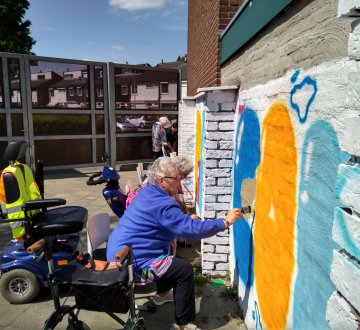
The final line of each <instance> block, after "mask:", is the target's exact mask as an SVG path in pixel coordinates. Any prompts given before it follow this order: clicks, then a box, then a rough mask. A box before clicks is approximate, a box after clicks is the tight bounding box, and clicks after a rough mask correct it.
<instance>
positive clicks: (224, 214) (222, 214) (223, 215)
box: [216, 210, 228, 219]
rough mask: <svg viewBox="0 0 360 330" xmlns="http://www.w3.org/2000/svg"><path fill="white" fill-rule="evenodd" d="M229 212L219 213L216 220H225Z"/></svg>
mask: <svg viewBox="0 0 360 330" xmlns="http://www.w3.org/2000/svg"><path fill="white" fill-rule="evenodd" d="M227 211H228V210H226V211H223V212H217V213H216V218H217V219H219V218H225V217H226V214H227Z"/></svg>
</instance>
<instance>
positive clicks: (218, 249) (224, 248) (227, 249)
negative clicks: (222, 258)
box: [215, 245, 230, 253]
mask: <svg viewBox="0 0 360 330" xmlns="http://www.w3.org/2000/svg"><path fill="white" fill-rule="evenodd" d="M215 252H216V253H229V252H230V246H228V245H216V248H215Z"/></svg>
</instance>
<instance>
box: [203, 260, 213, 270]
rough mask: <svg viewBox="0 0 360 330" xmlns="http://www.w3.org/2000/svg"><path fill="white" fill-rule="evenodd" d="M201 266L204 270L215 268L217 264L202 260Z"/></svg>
mask: <svg viewBox="0 0 360 330" xmlns="http://www.w3.org/2000/svg"><path fill="white" fill-rule="evenodd" d="M201 268H202V269H203V272H204V270H213V269H214V268H215V264H214V263H213V262H209V261H202V263H201Z"/></svg>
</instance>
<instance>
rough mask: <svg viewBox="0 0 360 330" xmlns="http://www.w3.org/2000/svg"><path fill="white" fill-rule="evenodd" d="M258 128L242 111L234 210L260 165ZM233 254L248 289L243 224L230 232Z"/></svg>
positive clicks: (248, 245)
mask: <svg viewBox="0 0 360 330" xmlns="http://www.w3.org/2000/svg"><path fill="white" fill-rule="evenodd" d="M259 143H260V124H259V119H258V117H257V115H256V113H255V112H254V111H253V110H251V109H249V108H245V110H244V112H243V113H242V115H241V117H240V118H239V120H238V122H237V126H236V129H235V149H234V158H233V194H232V195H233V207H241V206H243V205H242V201H241V188H242V185H243V181H244V180H245V179H255V175H256V169H257V167H258V164H259V161H260V149H259V147H260V146H259ZM233 233H234V253H235V262H236V268H237V271H238V274H239V277H240V278H241V280H242V281H243V283H244V284H245V286H246V287H247V288H248V287H250V286H252V283H253V256H254V254H253V237H252V230H251V227H250V226H249V224H248V223H247V222H246V221H237V222H236V223H235V225H234V228H233Z"/></svg>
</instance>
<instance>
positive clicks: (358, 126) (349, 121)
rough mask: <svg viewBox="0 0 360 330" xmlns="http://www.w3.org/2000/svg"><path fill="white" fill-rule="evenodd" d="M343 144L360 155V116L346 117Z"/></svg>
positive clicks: (347, 149) (351, 151)
mask: <svg viewBox="0 0 360 330" xmlns="http://www.w3.org/2000/svg"><path fill="white" fill-rule="evenodd" d="M359 41H360V40H359ZM359 45H360V43H359ZM359 47H360V46H359ZM341 146H342V147H343V148H344V149H345V151H347V152H348V153H349V154H351V155H355V156H360V117H359V116H353V117H349V118H346V131H345V132H344V135H343V139H342V144H341Z"/></svg>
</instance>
